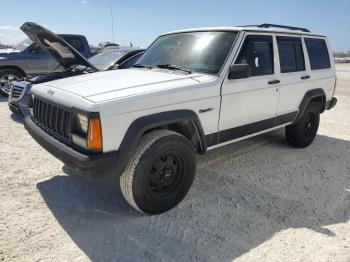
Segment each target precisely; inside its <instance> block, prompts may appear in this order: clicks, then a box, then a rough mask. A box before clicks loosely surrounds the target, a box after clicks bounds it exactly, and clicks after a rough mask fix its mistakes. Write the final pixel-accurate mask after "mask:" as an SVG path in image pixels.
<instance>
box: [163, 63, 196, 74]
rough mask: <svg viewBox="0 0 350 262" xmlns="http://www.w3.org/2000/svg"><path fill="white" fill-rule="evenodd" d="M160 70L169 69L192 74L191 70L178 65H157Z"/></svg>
mask: <svg viewBox="0 0 350 262" xmlns="http://www.w3.org/2000/svg"><path fill="white" fill-rule="evenodd" d="M157 67H158V68H165V69H169V70H180V71H183V72H186V73H189V74H191V70H190V69H186V68H183V67H181V66H177V65H171V64H161V65H157Z"/></svg>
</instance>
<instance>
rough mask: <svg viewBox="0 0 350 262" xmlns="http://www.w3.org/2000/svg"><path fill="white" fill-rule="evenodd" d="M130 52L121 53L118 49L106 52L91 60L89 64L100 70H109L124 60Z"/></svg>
mask: <svg viewBox="0 0 350 262" xmlns="http://www.w3.org/2000/svg"><path fill="white" fill-rule="evenodd" d="M128 52H130V51H126V50H125V51H121V50H116V49H109V50H104V51H102V52H101V53H98V54H97V55H94V56H93V57H91V58H90V59H89V62H90V63H91V64H93V65H94V66H96V67H97V69H99V70H102V71H104V70H107V69H108V68H109V67H110V66H111V65H113V64H114V63H115V62H116V61H118V60H119V59H120V58H122V57H123V56H124V55H126V54H127V53H128Z"/></svg>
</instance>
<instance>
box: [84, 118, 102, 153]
mask: <svg viewBox="0 0 350 262" xmlns="http://www.w3.org/2000/svg"><path fill="white" fill-rule="evenodd" d="M87 147H88V150H90V151H102V129H101V122H100V118H99V117H90V119H89V129H88V136H87Z"/></svg>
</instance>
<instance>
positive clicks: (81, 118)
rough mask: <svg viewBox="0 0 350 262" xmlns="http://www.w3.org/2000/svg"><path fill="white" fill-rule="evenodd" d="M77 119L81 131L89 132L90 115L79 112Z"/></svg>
mask: <svg viewBox="0 0 350 262" xmlns="http://www.w3.org/2000/svg"><path fill="white" fill-rule="evenodd" d="M76 120H77V127H78V129H79V131H81V132H82V133H84V134H87V132H88V128H89V118H88V116H87V115H84V114H81V113H77V115H76Z"/></svg>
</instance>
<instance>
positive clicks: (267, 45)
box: [219, 32, 279, 143]
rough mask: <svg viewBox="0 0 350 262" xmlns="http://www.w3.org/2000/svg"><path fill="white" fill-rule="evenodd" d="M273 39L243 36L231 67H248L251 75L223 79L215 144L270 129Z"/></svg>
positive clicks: (275, 94) (274, 90)
mask: <svg viewBox="0 0 350 262" xmlns="http://www.w3.org/2000/svg"><path fill="white" fill-rule="evenodd" d="M276 52H277V50H276V47H275V43H274V39H273V36H272V35H271V34H266V33H253V32H252V33H246V35H245V38H244V40H243V43H242V44H241V47H240V51H239V52H238V56H237V57H236V58H235V60H234V64H248V65H249V67H250V69H251V72H252V76H250V77H248V78H244V79H235V80H232V79H228V77H227V76H226V79H225V80H224V82H223V86H222V102H221V113H220V120H219V129H220V135H219V142H220V143H224V142H227V141H230V140H234V139H238V138H240V137H244V136H247V135H251V134H253V133H257V132H260V131H263V130H266V129H269V128H273V127H274V126H275V122H276V108H277V104H278V98H279V89H278V84H279V81H278V73H277V72H276V66H275V57H276V54H277V53H276Z"/></svg>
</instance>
